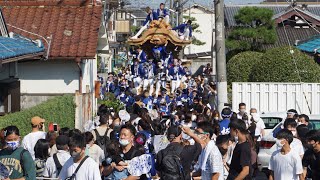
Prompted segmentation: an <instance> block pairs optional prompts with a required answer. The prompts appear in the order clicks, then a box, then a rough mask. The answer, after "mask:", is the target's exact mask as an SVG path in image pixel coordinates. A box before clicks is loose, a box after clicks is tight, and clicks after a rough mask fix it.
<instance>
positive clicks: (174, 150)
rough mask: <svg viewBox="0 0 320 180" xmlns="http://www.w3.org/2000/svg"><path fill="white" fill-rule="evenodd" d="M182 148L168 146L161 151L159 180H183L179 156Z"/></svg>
mask: <svg viewBox="0 0 320 180" xmlns="http://www.w3.org/2000/svg"><path fill="white" fill-rule="evenodd" d="M182 150H183V146H181V145H179V146H169V147H167V148H166V149H164V150H162V151H163V152H162V153H163V156H162V157H163V158H162V161H161V163H160V169H161V170H160V172H161V173H160V179H161V180H167V179H170V180H185V177H184V176H185V175H184V172H183V167H182V164H181V158H180V154H181V152H182Z"/></svg>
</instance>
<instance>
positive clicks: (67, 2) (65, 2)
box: [0, 0, 101, 6]
mask: <svg viewBox="0 0 320 180" xmlns="http://www.w3.org/2000/svg"><path fill="white" fill-rule="evenodd" d="M92 2H93V3H94V4H101V0H0V3H1V5H2V6H86V5H90V4H92Z"/></svg>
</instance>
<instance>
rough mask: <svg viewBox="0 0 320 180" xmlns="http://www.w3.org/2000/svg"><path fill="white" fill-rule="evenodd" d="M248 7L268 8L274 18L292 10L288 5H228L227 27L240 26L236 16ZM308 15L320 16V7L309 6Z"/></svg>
mask: <svg viewBox="0 0 320 180" xmlns="http://www.w3.org/2000/svg"><path fill="white" fill-rule="evenodd" d="M246 6H250V7H251V6H255V7H260V8H267V9H271V10H272V11H273V12H274V17H277V14H279V13H282V12H286V11H287V10H288V9H291V7H290V6H289V5H288V4H284V5H264V4H262V5H261V4H256V5H230V6H229V5H228V6H225V8H224V13H225V21H226V26H228V27H234V26H238V25H237V23H236V21H235V19H234V16H235V15H236V14H237V13H238V11H239V10H240V9H241V8H243V7H246ZM296 8H297V9H299V11H300V12H301V11H302V10H301V8H299V7H296ZM304 12H305V13H306V14H308V15H311V14H313V15H315V16H317V17H318V16H320V6H319V5H309V6H308V7H307V10H305V11H304Z"/></svg>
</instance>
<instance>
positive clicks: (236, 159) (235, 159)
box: [228, 142, 252, 180]
mask: <svg viewBox="0 0 320 180" xmlns="http://www.w3.org/2000/svg"><path fill="white" fill-rule="evenodd" d="M245 166H249V169H250V173H249V175H248V176H247V177H246V178H245V180H250V179H251V174H252V167H251V148H250V144H249V142H244V143H241V144H237V145H236V147H235V148H234V150H233V155H232V160H231V164H230V171H229V176H228V179H229V180H232V179H234V178H235V177H237V176H238V175H239V174H240V172H241V171H242V168H243V167H245Z"/></svg>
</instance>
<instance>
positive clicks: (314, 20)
mask: <svg viewBox="0 0 320 180" xmlns="http://www.w3.org/2000/svg"><path fill="white" fill-rule="evenodd" d="M245 6H255V7H260V8H267V9H271V10H272V11H273V12H274V15H273V19H274V21H275V23H276V33H277V41H276V43H275V44H272V45H265V46H264V48H265V49H269V48H273V47H279V46H288V45H291V46H294V45H297V44H298V43H299V41H303V40H305V39H308V38H310V37H312V36H314V35H318V34H319V33H318V32H319V30H320V4H317V5H306V4H304V5H296V4H259V5H226V6H225V9H224V12H225V22H226V23H225V27H226V32H227V34H228V33H230V31H231V30H232V28H234V27H237V26H239V25H238V24H237V23H236V21H235V19H234V16H235V15H236V14H237V13H238V11H239V9H240V8H242V7H245Z"/></svg>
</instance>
